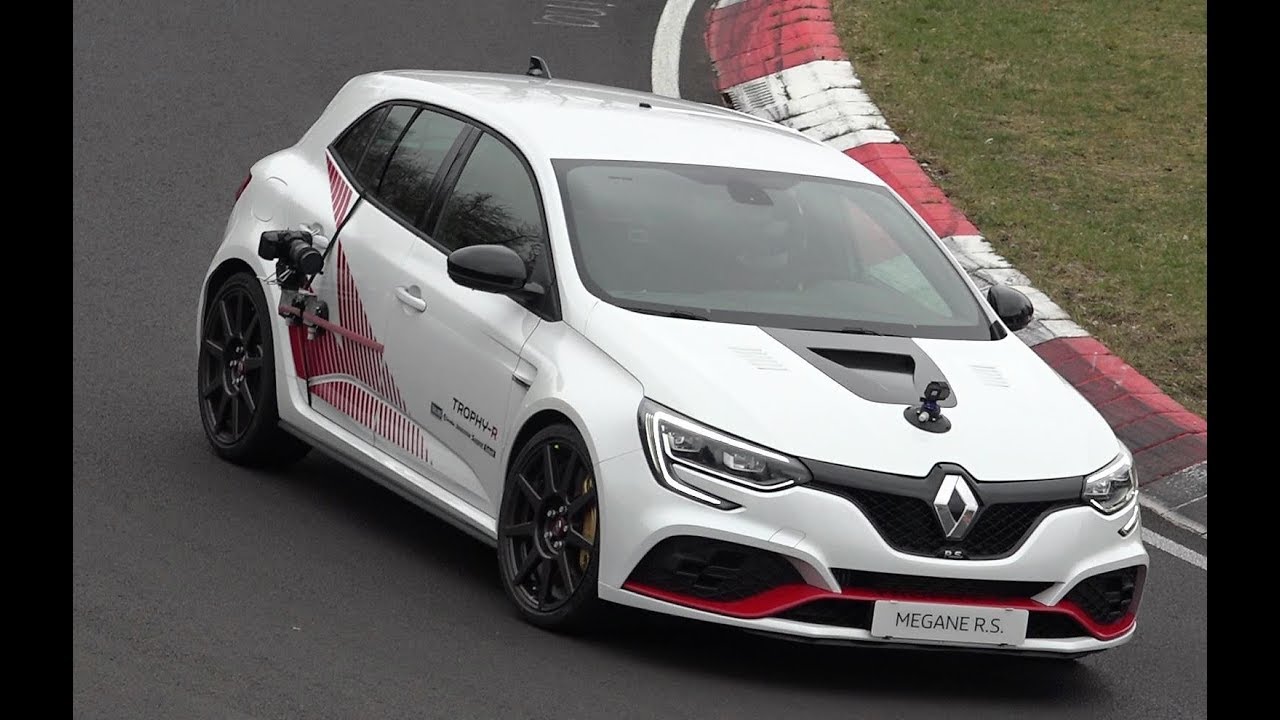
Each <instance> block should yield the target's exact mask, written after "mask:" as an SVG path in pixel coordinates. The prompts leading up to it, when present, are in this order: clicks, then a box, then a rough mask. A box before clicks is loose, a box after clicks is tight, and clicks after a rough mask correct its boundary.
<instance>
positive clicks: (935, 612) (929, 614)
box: [871, 600, 1027, 645]
mask: <svg viewBox="0 0 1280 720" xmlns="http://www.w3.org/2000/svg"><path fill="white" fill-rule="evenodd" d="M871 634H872V635H874V636H876V637H881V638H886V639H890V638H893V639H903V640H938V641H941V642H966V643H981V644H983V645H1021V644H1022V643H1023V642H1024V641H1025V640H1026V639H1027V611H1026V610H1018V609H1014V608H998V607H996V608H992V607H973V606H968V605H941V604H937V603H917V602H898V601H894V600H880V601H877V602H876V605H875V609H874V610H873V611H872V615H871Z"/></svg>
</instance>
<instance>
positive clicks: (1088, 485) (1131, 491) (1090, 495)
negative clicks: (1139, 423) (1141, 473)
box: [1082, 444, 1138, 515]
mask: <svg viewBox="0 0 1280 720" xmlns="http://www.w3.org/2000/svg"><path fill="white" fill-rule="evenodd" d="M1137 495H1138V476H1137V475H1136V474H1135V473H1134V471H1133V455H1131V454H1130V453H1129V449H1128V448H1126V447H1125V446H1124V445H1123V444H1121V445H1120V454H1119V455H1117V456H1116V459H1115V460H1112V461H1111V462H1109V463H1107V466H1106V467H1104V468H1102V469H1101V470H1099V471H1098V472H1096V473H1093V474H1092V475H1090V476H1089V477H1087V478H1085V479H1084V493H1083V495H1082V497H1083V498H1084V499H1085V500H1086V501H1087V502H1088V503H1089V504H1090V505H1092V506H1094V507H1096V508H1098V509H1099V510H1101V511H1102V512H1104V513H1107V514H1108V515H1110V514H1111V513H1113V512H1115V511H1117V510H1119V509H1120V508H1123V507H1125V506H1126V505H1128V504H1129V501H1130V500H1132V499H1133V498H1134V497H1136V496H1137Z"/></svg>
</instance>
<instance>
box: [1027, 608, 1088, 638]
mask: <svg viewBox="0 0 1280 720" xmlns="http://www.w3.org/2000/svg"><path fill="white" fill-rule="evenodd" d="M1088 635H1089V632H1088V631H1087V630H1085V629H1084V626H1082V625H1081V624H1080V621H1079V620H1076V619H1075V618H1073V617H1071V616H1070V615H1068V614H1066V613H1058V612H1033V613H1031V615H1030V616H1029V617H1028V618H1027V637H1029V638H1041V639H1050V638H1074V637H1087V636H1088Z"/></svg>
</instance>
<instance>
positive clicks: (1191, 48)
mask: <svg viewBox="0 0 1280 720" xmlns="http://www.w3.org/2000/svg"><path fill="white" fill-rule="evenodd" d="M832 5H833V10H834V15H835V20H836V24H837V26H838V27H839V29H840V31H841V35H842V37H843V38H844V44H845V51H846V52H847V53H848V54H849V57H850V58H851V60H852V62H853V64H854V69H855V71H856V72H857V73H858V75H859V77H861V78H862V80H863V86H864V88H865V89H866V90H867V92H868V93H870V95H871V97H872V99H874V100H875V102H876V104H877V105H879V107H880V109H881V110H882V111H883V112H884V114H885V116H886V118H887V119H888V120H889V124H890V126H891V127H892V128H893V129H894V130H895V131H896V132H897V133H898V135H899V136H900V137H901V138H902V140H903V142H905V143H906V144H907V147H909V148H910V149H911V152H912V154H914V155H915V156H916V158H917V159H919V160H920V161H922V162H924V163H927V166H926V168H925V169H926V171H928V172H930V173H931V174H932V175H933V176H934V179H935V180H936V181H937V182H938V184H939V186H940V187H941V188H942V189H943V191H944V192H946V193H947V195H949V196H950V197H951V199H952V201H953V202H954V203H955V204H956V206H957V207H958V208H959V209H960V210H962V211H963V212H964V213H965V214H966V215H968V216H969V218H970V219H971V220H972V221H973V222H974V224H976V225H977V226H978V228H979V229H980V230H981V231H982V232H983V234H984V235H985V236H986V237H987V239H988V240H989V241H991V243H992V244H993V245H994V246H995V248H996V250H997V251H999V252H1000V253H1002V254H1003V255H1004V256H1005V257H1007V258H1008V259H1009V261H1010V262H1012V263H1013V264H1014V266H1015V267H1017V268H1018V269H1020V270H1022V271H1023V272H1024V273H1026V274H1027V275H1028V276H1029V277H1030V278H1031V281H1032V283H1033V284H1035V285H1036V286H1037V287H1039V288H1040V289H1041V290H1043V291H1045V292H1046V293H1047V294H1048V295H1049V297H1051V298H1053V299H1054V301H1055V302H1057V303H1058V304H1060V305H1062V306H1063V308H1065V309H1066V310H1067V311H1068V312H1069V313H1071V316H1072V318H1073V319H1074V320H1075V321H1076V322H1078V323H1080V324H1081V325H1082V326H1084V327H1085V329H1087V330H1088V331H1089V332H1091V333H1093V334H1094V335H1095V336H1097V337H1098V339H1099V340H1101V341H1102V342H1103V343H1105V344H1106V345H1107V347H1109V348H1110V349H1111V350H1112V352H1115V353H1116V354H1118V355H1120V356H1121V357H1123V358H1124V359H1125V360H1126V361H1128V362H1129V363H1130V364H1131V365H1133V366H1134V367H1136V368H1137V369H1138V370H1139V371H1140V372H1142V373H1143V374H1144V375H1146V376H1147V377H1148V378H1150V379H1151V380H1152V381H1153V382H1155V383H1156V384H1157V385H1159V386H1160V387H1161V388H1162V389H1163V390H1164V391H1165V392H1167V393H1168V394H1169V395H1170V396H1172V397H1173V398H1174V399H1176V400H1178V401H1179V402H1181V403H1182V404H1183V405H1185V406H1187V408H1188V409H1190V410H1192V411H1194V412H1197V413H1199V414H1201V415H1202V416H1204V417H1205V418H1206V419H1207V417H1208V415H1207V395H1208V389H1207V382H1208V375H1207V370H1206V316H1205V305H1206V298H1205V269H1206V256H1205V249H1206V243H1207V236H1206V221H1205V218H1206V212H1207V211H1206V175H1207V173H1206V127H1207V117H1206V113H1207V99H1206V94H1205V93H1206V91H1205V86H1206V69H1205V67H1206V66H1205V62H1206V59H1205V53H1206V10H1205V4H1204V2H1203V1H1202V0H1152V1H1151V2H1115V1H1114V0H1071V1H1067V0H1062V1H1056V2H1055V1H1049V0H1036V1H1032V0H983V1H982V2H962V3H961V2H953V1H951V0H832Z"/></svg>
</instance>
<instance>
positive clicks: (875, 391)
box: [583, 302, 1118, 481]
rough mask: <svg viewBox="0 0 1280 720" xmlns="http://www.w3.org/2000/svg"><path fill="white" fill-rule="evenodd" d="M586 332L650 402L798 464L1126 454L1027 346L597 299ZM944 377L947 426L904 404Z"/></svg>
mask: <svg viewBox="0 0 1280 720" xmlns="http://www.w3.org/2000/svg"><path fill="white" fill-rule="evenodd" d="M583 334H584V336H585V337H586V338H587V339H588V340H589V341H590V342H592V343H593V344H595V345H596V346H597V347H599V348H600V349H601V350H602V351H604V352H605V353H607V354H608V355H609V356H610V357H612V358H613V359H614V360H616V361H617V362H618V363H619V364H621V365H622V366H623V367H624V368H626V369H627V371H629V372H630V373H631V374H632V375H634V376H635V377H636V379H638V380H639V381H640V382H641V383H642V384H643V385H644V390H645V394H646V396H648V397H649V398H651V399H652V400H654V401H656V402H659V403H661V404H663V405H666V406H667V407H669V408H671V409H672V410H675V411H677V412H680V413H683V414H685V415H687V416H689V417H690V418H692V419H694V420H697V421H699V422H702V423H705V424H707V425H710V426H712V427H715V428H717V429H719V430H721V431H723V432H728V433H731V434H733V435H737V436H738V437H742V438H744V439H747V440H751V441H752V442H755V443H759V444H761V445H764V446H766V447H770V448H773V449H774V450H778V451H780V452H784V453H787V454H789V455H795V456H798V457H801V458H807V459H812V460H820V461H823V462H828V463H835V464H839V465H845V466H850V467H858V468H864V469H869V470H877V471H880V472H887V473H895V474H900V475H909V476H915V477H923V476H925V475H927V474H928V473H929V471H930V469H931V468H933V466H934V465H935V464H937V463H940V462H949V463H956V464H958V465H960V466H962V467H964V468H965V469H966V470H967V471H968V472H969V473H970V474H971V475H973V477H974V478H975V479H978V480H982V481H1013V480H1032V479H1044V478H1057V477H1071V476H1078V475H1086V474H1088V473H1091V472H1093V471H1095V470H1097V469H1099V468H1101V467H1102V466H1104V465H1105V464H1107V463H1108V462H1110V461H1111V460H1112V459H1113V458H1114V457H1115V456H1116V453H1117V452H1118V441H1117V440H1116V438H1115V435H1114V433H1113V432H1112V431H1111V428H1110V427H1109V426H1108V425H1107V423H1106V421H1105V420H1104V419H1103V418H1102V416H1101V415H1099V414H1098V412H1097V411H1096V410H1095V409H1094V408H1093V406H1091V405H1090V404H1089V403H1088V402H1087V401H1086V400H1085V399H1084V398H1083V397H1082V396H1081V395H1080V394H1079V393H1078V392H1076V390H1075V389H1074V388H1072V387H1071V386H1069V385H1068V384H1067V383H1066V381H1064V380H1063V379H1062V378H1061V377H1059V376H1058V375H1057V373H1055V372H1054V371H1053V369H1052V368H1050V367H1049V366H1048V365H1046V364H1045V363H1044V362H1043V361H1042V360H1040V358H1039V357H1038V356H1037V355H1036V354H1035V353H1034V352H1032V351H1031V349H1030V348H1028V347H1027V346H1026V345H1025V344H1024V343H1023V342H1022V341H1021V340H1019V339H1018V338H1017V337H1015V336H1013V335H1010V336H1008V337H1006V338H1004V339H1003V340H992V341H968V340H929V339H913V338H895V337H879V336H861V335H847V334H841V333H830V332H816V331H804V330H778V329H770V328H761V327H756V326H752V325H736V324H728V323H716V322H706V321H699V320H685V319H678V318H668V317H661V316H653V315H644V314H640V313H635V312H631V311H628V310H623V309H621V308H618V307H615V306H612V305H609V304H608V303H605V302H600V303H597V305H596V306H595V307H594V308H593V309H592V311H591V314H590V315H589V317H588V318H587V322H586V323H585V326H584V328H583ZM933 380H945V381H946V382H947V383H948V384H949V385H950V387H951V390H952V397H951V399H950V400H948V401H946V402H945V403H943V408H942V412H943V415H944V416H945V417H946V418H948V419H949V420H950V421H951V429H950V430H949V431H947V432H945V433H931V432H925V431H923V430H920V429H918V428H916V427H914V426H913V425H911V424H910V423H909V422H908V421H907V419H906V418H905V417H904V414H903V411H904V409H905V408H907V407H908V406H910V405H913V404H916V403H918V402H919V396H920V392H921V390H922V389H923V388H924V386H925V385H926V384H927V383H928V382H930V381H933Z"/></svg>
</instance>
